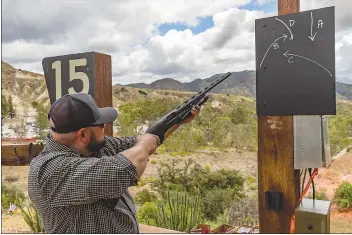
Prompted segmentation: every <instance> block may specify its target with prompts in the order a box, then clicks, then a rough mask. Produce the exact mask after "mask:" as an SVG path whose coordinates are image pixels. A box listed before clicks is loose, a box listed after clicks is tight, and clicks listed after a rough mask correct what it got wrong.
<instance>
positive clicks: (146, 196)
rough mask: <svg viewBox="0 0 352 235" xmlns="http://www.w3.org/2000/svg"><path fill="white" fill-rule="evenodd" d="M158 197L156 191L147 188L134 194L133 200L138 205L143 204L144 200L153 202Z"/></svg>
mask: <svg viewBox="0 0 352 235" xmlns="http://www.w3.org/2000/svg"><path fill="white" fill-rule="evenodd" d="M157 199H158V196H157V194H156V193H154V192H151V191H150V190H148V189H143V190H142V191H139V192H138V193H137V194H136V196H135V197H134V201H135V202H136V204H138V205H143V204H145V203H146V202H154V201H156V200H157Z"/></svg>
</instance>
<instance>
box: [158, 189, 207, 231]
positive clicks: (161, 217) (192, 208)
mask: <svg viewBox="0 0 352 235" xmlns="http://www.w3.org/2000/svg"><path fill="white" fill-rule="evenodd" d="M171 194H173V193H171V192H170V191H167V194H166V199H165V200H163V201H162V202H161V203H160V204H159V205H158V212H157V213H156V214H155V215H154V216H155V217H154V220H155V222H156V224H157V226H158V227H162V228H167V229H172V230H176V231H181V232H189V231H190V229H191V228H192V227H193V226H194V225H196V224H198V223H199V222H200V215H201V214H202V211H201V205H200V197H199V196H194V197H191V196H189V195H187V194H186V193H181V192H175V193H174V195H171Z"/></svg>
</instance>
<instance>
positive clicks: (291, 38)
mask: <svg viewBox="0 0 352 235" xmlns="http://www.w3.org/2000/svg"><path fill="white" fill-rule="evenodd" d="M275 19H276V20H278V21H280V22H281V23H283V24H284V25H285V26H286V28H287V29H288V31H290V34H291V37H290V40H293V34H292V31H291V29H290V28H289V27H288V26H287V24H285V22H283V21H282V20H280V19H278V18H275Z"/></svg>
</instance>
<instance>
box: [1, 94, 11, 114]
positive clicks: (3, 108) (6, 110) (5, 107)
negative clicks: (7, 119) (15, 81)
mask: <svg viewBox="0 0 352 235" xmlns="http://www.w3.org/2000/svg"><path fill="white" fill-rule="evenodd" d="M8 114H9V103H8V102H7V100H6V98H5V96H4V95H1V116H7V115H8Z"/></svg>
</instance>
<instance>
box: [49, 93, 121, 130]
mask: <svg viewBox="0 0 352 235" xmlns="http://www.w3.org/2000/svg"><path fill="white" fill-rule="evenodd" d="M50 118H51V119H52V121H53V122H54V125H55V126H54V127H50V128H51V129H52V130H53V131H55V132H58V133H69V132H73V131H76V130H79V129H81V128H84V127H89V126H96V125H102V124H105V123H110V122H113V121H114V120H115V119H116V118H117V111H116V110H115V109H114V108H112V107H107V108H99V107H98V105H97V103H96V102H95V100H94V99H93V97H92V96H91V95H89V94H86V93H76V94H67V95H64V96H62V97H61V98H59V99H57V100H56V101H55V102H54V103H53V104H52V106H51V108H50V110H49V113H48V119H50Z"/></svg>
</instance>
